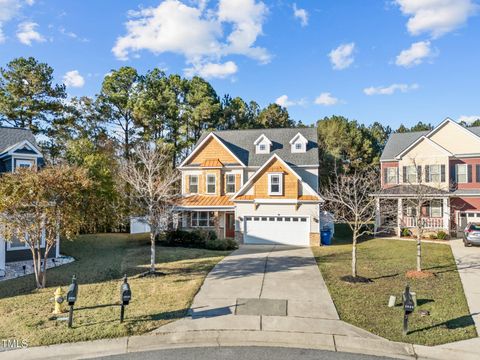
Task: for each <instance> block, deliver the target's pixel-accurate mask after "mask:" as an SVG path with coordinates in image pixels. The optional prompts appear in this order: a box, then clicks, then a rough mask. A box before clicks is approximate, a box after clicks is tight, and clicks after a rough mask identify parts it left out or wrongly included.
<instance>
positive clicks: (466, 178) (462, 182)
mask: <svg viewBox="0 0 480 360" xmlns="http://www.w3.org/2000/svg"><path fill="white" fill-rule="evenodd" d="M460 166H462V167H464V168H465V181H461V182H460V181H458V174H459V172H458V169H459V168H460ZM455 181H456V182H457V184H466V183H468V165H467V164H456V165H455Z"/></svg>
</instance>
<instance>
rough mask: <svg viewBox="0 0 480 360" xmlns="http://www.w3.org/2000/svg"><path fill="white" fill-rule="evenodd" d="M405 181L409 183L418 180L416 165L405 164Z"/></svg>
mask: <svg viewBox="0 0 480 360" xmlns="http://www.w3.org/2000/svg"><path fill="white" fill-rule="evenodd" d="M407 182H408V183H410V184H415V183H416V182H418V175H417V167H416V166H415V165H412V166H407Z"/></svg>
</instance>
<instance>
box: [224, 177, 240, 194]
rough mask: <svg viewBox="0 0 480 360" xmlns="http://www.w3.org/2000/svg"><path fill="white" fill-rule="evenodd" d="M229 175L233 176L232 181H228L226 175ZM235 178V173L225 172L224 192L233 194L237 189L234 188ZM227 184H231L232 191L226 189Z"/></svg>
mask: <svg viewBox="0 0 480 360" xmlns="http://www.w3.org/2000/svg"><path fill="white" fill-rule="evenodd" d="M229 176H231V177H232V178H233V182H229V181H228V177H229ZM236 180H237V179H236V176H235V174H227V175H226V176H225V192H226V193H227V194H234V193H235V191H236V190H237V189H236V187H237V186H236ZM228 185H233V191H227V189H228Z"/></svg>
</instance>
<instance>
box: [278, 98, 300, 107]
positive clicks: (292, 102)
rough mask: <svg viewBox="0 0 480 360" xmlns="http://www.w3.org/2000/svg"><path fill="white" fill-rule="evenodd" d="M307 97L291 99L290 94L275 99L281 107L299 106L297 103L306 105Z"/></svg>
mask: <svg viewBox="0 0 480 360" xmlns="http://www.w3.org/2000/svg"><path fill="white" fill-rule="evenodd" d="M305 102H306V101H305V99H300V100H290V99H289V98H288V95H282V96H279V97H278V98H277V99H276V100H275V104H277V105H280V106H281V107H290V106H297V105H305Z"/></svg>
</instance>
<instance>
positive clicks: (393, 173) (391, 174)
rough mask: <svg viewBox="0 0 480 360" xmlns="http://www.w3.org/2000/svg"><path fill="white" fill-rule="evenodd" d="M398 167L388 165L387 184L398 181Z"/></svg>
mask: <svg viewBox="0 0 480 360" xmlns="http://www.w3.org/2000/svg"><path fill="white" fill-rule="evenodd" d="M397 174H398V168H396V167H389V168H387V184H397V183H398V176H397Z"/></svg>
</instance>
